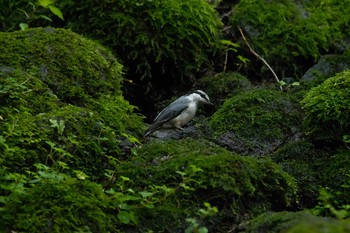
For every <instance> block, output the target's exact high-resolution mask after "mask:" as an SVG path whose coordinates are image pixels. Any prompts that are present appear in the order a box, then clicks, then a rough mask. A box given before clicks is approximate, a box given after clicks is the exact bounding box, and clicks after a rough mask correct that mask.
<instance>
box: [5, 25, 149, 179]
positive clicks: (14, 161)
mask: <svg viewBox="0 0 350 233" xmlns="http://www.w3.org/2000/svg"><path fill="white" fill-rule="evenodd" d="M0 49H1V51H2V53H1V54H0V105H1V109H0V116H1V118H0V132H1V135H0V154H1V157H0V160H1V161H2V164H3V165H4V166H6V168H7V169H8V170H9V171H20V172H24V171H25V170H27V169H29V170H30V169H31V168H32V166H33V164H34V163H43V164H47V165H54V166H57V167H60V166H61V168H64V167H65V166H68V167H70V166H71V167H72V169H81V170H83V171H84V172H86V173H87V174H88V175H89V176H91V177H93V178H101V177H102V176H104V175H103V173H104V172H103V171H104V169H106V168H108V167H112V166H114V165H113V164H112V163H111V161H112V160H113V159H115V158H118V157H120V156H122V155H123V151H122V149H123V148H122V145H121V141H122V140H124V139H125V138H128V139H131V140H134V139H135V138H134V136H131V131H133V133H132V134H134V135H135V136H136V135H137V132H141V130H142V122H141V117H139V116H138V115H136V114H135V113H133V110H134V107H133V106H131V105H130V104H129V103H128V102H127V101H125V100H124V99H123V97H122V92H121V82H122V66H121V64H120V63H118V61H117V60H116V58H114V57H113V56H112V54H111V53H110V52H109V51H108V50H107V49H105V48H104V47H102V46H100V45H99V44H97V43H95V42H93V41H91V40H87V39H85V38H84V37H82V36H79V35H77V34H75V33H73V32H71V31H69V30H64V29H52V28H46V29H42V28H38V29H30V30H26V31H18V32H12V33H0Z"/></svg>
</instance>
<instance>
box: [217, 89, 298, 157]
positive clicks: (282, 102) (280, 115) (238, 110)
mask: <svg viewBox="0 0 350 233" xmlns="http://www.w3.org/2000/svg"><path fill="white" fill-rule="evenodd" d="M300 118H301V111H300V109H299V103H298V101H297V100H296V99H295V98H294V97H293V96H291V95H289V94H288V93H282V92H279V91H275V90H269V89H257V90H250V91H247V92H240V93H239V94H237V95H236V96H233V97H231V98H230V99H228V100H226V102H225V103H224V104H223V106H222V107H221V108H220V109H219V110H218V111H217V112H215V114H214V115H213V116H212V119H211V122H210V124H211V128H212V130H213V132H214V135H215V136H216V138H217V141H218V143H219V144H221V145H223V146H225V147H227V148H229V149H230V150H232V151H234V152H237V153H242V154H244V155H264V154H268V153H270V152H272V151H274V150H276V149H277V148H278V147H280V146H281V145H282V144H283V143H285V142H286V141H291V140H296V139H298V138H299V137H300V133H301V132H300V129H299V125H300V123H301V122H300V121H301V119H300Z"/></svg>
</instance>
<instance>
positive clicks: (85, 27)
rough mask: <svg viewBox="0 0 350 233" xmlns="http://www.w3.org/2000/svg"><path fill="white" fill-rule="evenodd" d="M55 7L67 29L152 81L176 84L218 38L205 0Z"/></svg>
mask: <svg viewBox="0 0 350 233" xmlns="http://www.w3.org/2000/svg"><path fill="white" fill-rule="evenodd" d="M59 7H60V9H61V10H62V12H63V14H64V15H65V16H66V18H67V19H68V21H69V22H68V26H69V27H70V28H71V29H72V30H74V31H76V32H79V33H83V34H84V35H88V36H90V37H91V38H94V39H98V40H100V41H103V43H104V44H106V45H108V46H109V47H111V48H113V50H115V51H116V54H118V56H120V57H121V59H122V60H123V64H124V65H125V66H126V67H127V68H128V69H129V74H131V75H130V76H128V77H129V78H131V79H133V80H134V81H137V82H139V81H140V79H144V78H147V79H148V81H150V80H152V77H153V78H156V79H157V80H154V83H153V84H154V86H157V85H159V83H162V84H163V85H164V84H168V85H169V84H170V83H173V82H174V81H178V84H179V85H180V84H181V83H180V82H179V81H184V80H183V79H182V78H183V77H184V76H183V75H185V74H190V73H193V72H195V71H197V69H198V68H199V67H201V65H202V64H203V63H206V62H208V59H209V56H208V55H209V54H210V53H212V52H214V51H215V50H216V49H217V48H218V46H219V42H220V41H219V35H220V29H221V25H222V23H221V21H220V19H219V17H218V15H217V13H216V11H215V9H214V8H213V7H212V6H210V5H209V4H208V3H207V2H206V1H201V0H189V1H183V2H179V1H175V0H165V1H135V0H132V1H130V0H121V1H114V2H110V1H101V2H99V3H96V2H95V1H85V2H84V3H82V2H76V1H60V3H59ZM86 12H90V13H89V14H88V15H87V14H85V13H86ZM106 15H109V16H110V17H105V16H106ZM86 22H89V23H88V24H86ZM187 81H189V80H187Z"/></svg>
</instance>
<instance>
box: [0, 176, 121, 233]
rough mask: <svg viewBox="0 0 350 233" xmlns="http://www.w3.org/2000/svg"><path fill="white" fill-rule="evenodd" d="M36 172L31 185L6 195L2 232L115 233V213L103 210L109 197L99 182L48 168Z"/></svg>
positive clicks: (0, 222) (3, 207)
mask: <svg viewBox="0 0 350 233" xmlns="http://www.w3.org/2000/svg"><path fill="white" fill-rule="evenodd" d="M39 174H40V176H38V177H37V179H36V180H33V182H32V185H31V186H32V187H28V188H24V189H22V190H21V191H19V190H17V192H16V191H14V192H13V193H12V194H11V195H9V196H7V197H6V201H5V202H4V203H5V204H4V205H3V206H2V211H1V213H2V217H1V220H0V229H1V231H2V232H13V231H16V232H111V231H112V232H116V230H117V229H116V228H117V220H116V215H113V214H110V213H109V212H108V211H107V210H108V209H109V207H110V203H109V201H110V200H109V199H108V197H107V196H106V194H105V193H104V192H103V191H102V187H101V186H100V185H98V184H96V183H93V182H90V181H88V180H79V179H77V178H72V177H70V176H66V175H63V174H57V173H52V172H50V171H40V173H39ZM2 178H3V177H0V179H1V180H2ZM7 179H8V178H7ZM2 184H4V183H2ZM16 188H17V189H18V187H13V190H15V189H16Z"/></svg>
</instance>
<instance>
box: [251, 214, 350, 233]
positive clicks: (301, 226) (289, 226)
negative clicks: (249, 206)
mask: <svg viewBox="0 0 350 233" xmlns="http://www.w3.org/2000/svg"><path fill="white" fill-rule="evenodd" d="M349 229H350V224H349V223H348V222H346V221H338V220H333V219H325V218H320V217H316V216H313V215H311V214H309V213H306V212H279V213H271V212H270V213H266V214H263V215H261V216H259V217H257V218H255V219H253V220H252V221H251V222H249V223H248V225H247V229H246V232H252V233H256V232H261V233H264V232H269V233H280V232H288V233H292V232H293V233H294V232H298V233H299V232H315V233H316V232H323V231H327V232H335V233H343V232H344V233H345V232H348V231H349Z"/></svg>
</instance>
